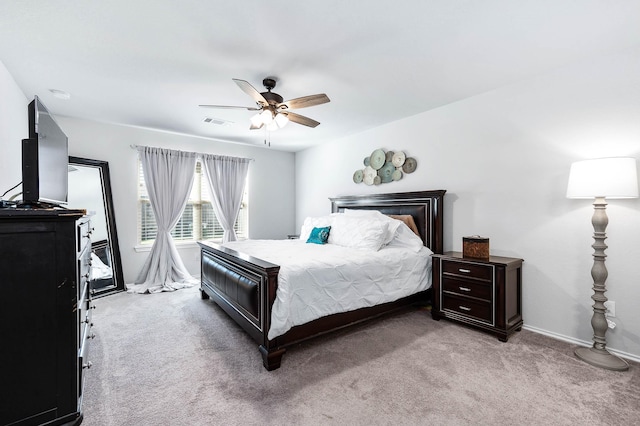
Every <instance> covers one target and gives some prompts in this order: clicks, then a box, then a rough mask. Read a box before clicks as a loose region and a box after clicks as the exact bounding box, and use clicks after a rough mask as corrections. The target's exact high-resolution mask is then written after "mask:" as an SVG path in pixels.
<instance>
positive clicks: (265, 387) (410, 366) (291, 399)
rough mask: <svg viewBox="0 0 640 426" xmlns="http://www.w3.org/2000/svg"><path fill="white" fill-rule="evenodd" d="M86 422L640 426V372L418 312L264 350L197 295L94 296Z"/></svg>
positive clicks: (112, 425) (548, 342) (535, 338)
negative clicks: (275, 359)
mask: <svg viewBox="0 0 640 426" xmlns="http://www.w3.org/2000/svg"><path fill="white" fill-rule="evenodd" d="M95 304H96V305H97V309H96V310H95V312H94V323H95V327H94V329H95V333H96V334H97V337H96V339H95V340H94V341H93V342H92V347H91V351H90V356H89V359H90V360H91V361H92V363H93V367H92V368H91V369H90V370H89V371H88V375H87V378H86V382H85V385H86V387H85V393H84V405H83V408H84V415H85V419H84V422H83V425H85V426H94V425H96V426H107V425H108V426H124V425H137V426H140V425H172V426H173V425H190V426H194V425H258V424H261V425H391V424H393V425H421V424H437V425H496V424H499V425H501V424H505V425H506V424H509V425H543V424H544V425H577V424H582V425H638V424H640V368H639V366H638V364H635V363H632V365H631V368H630V370H629V371H627V372H612V371H607V370H602V369H599V368H595V367H591V366H589V365H587V364H585V363H583V362H582V361H580V360H578V359H577V358H576V357H575V356H574V355H573V349H574V348H573V347H572V346H571V345H569V344H566V343H564V342H560V341H557V340H554V339H550V338H548V337H545V336H541V335H538V334H536V333H532V332H530V331H526V330H523V331H522V332H520V333H516V334H515V335H514V336H513V337H512V338H511V339H510V340H509V342H508V343H501V342H499V341H498V340H497V339H496V338H495V337H493V336H491V335H488V334H485V333H482V332H479V331H476V330H472V329H469V328H466V327H464V326H460V325H457V324H454V323H452V322H449V321H445V320H442V321H434V320H432V319H431V316H430V314H429V313H428V312H427V311H426V310H424V309H410V310H407V311H404V312H400V313H398V314H396V315H392V316H388V317H385V318H383V319H379V320H375V321H373V322H369V323H366V324H363V325H359V326H356V327H355V328H351V329H348V330H343V331H340V332H337V333H333V334H330V335H327V336H324V337H321V338H318V339H314V340H312V341H310V342H306V343H303V344H300V345H298V346H295V347H293V348H291V349H289V350H288V351H287V353H286V354H285V355H284V357H283V360H282V367H281V368H280V369H278V370H275V371H272V372H268V371H266V370H264V368H263V367H262V359H261V357H260V354H259V352H258V350H257V345H256V344H255V343H254V342H253V341H252V340H251V339H250V338H249V337H248V336H247V335H246V334H245V333H244V331H243V330H242V329H240V328H239V327H238V326H236V325H235V323H234V322H232V321H231V320H230V319H229V317H228V316H227V315H226V314H225V313H224V312H223V311H222V310H221V309H219V308H218V307H217V306H216V305H215V303H213V302H211V301H209V300H201V299H200V296H199V291H198V289H197V288H191V289H184V290H179V291H176V292H174V293H162V294H153V295H139V294H129V293H119V294H116V295H112V296H107V297H104V298H101V299H97V300H96V301H95Z"/></svg>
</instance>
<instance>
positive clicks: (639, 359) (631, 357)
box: [522, 325, 640, 363]
mask: <svg viewBox="0 0 640 426" xmlns="http://www.w3.org/2000/svg"><path fill="white" fill-rule="evenodd" d="M522 328H524V329H525V330H529V331H533V332H534V333H538V334H542V335H545V336H548V337H551V338H553V339H557V340H562V341H563V342H567V343H572V344H574V345H579V346H585V347H591V346H592V345H593V342H591V341H586V340H580V339H576V338H573V337H569V336H565V335H562V334H558V333H552V332H550V331H547V330H543V329H541V328H537V327H532V326H530V325H523V326H522ZM607 350H608V351H609V352H611V353H612V354H614V355H617V356H619V357H620V358H625V359H628V360H631V361H634V362H638V363H640V356H637V355H634V354H630V353H627V352H623V351H619V350H617V349H611V348H609V347H607Z"/></svg>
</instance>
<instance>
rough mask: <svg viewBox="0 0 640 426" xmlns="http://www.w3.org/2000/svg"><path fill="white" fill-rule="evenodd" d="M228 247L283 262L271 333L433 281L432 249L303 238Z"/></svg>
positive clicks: (412, 290) (387, 298) (421, 287)
mask: <svg viewBox="0 0 640 426" xmlns="http://www.w3.org/2000/svg"><path fill="white" fill-rule="evenodd" d="M224 245H225V246H226V247H229V248H230V249H233V250H236V251H238V252H241V253H245V254H249V255H251V256H255V257H258V258H260V259H263V260H266V261H268V262H271V263H274V264H276V265H279V266H280V273H279V275H278V291H277V294H276V300H275V301H274V304H273V309H272V312H271V328H270V329H269V335H268V337H269V339H273V338H275V337H277V336H280V335H282V334H284V333H286V332H287V331H288V330H289V329H290V328H291V327H293V326H296V325H300V324H304V323H307V322H309V321H312V320H314V319H317V318H320V317H323V316H326V315H330V314H335V313H339V312H347V311H351V310H354V309H358V308H363V307H367V306H374V305H378V304H381V303H385V302H391V301H394V300H397V299H400V298H402V297H404V296H408V295H410V294H413V293H416V292H419V291H422V290H426V289H427V288H429V287H430V286H431V257H430V254H431V251H430V250H429V249H428V248H426V247H423V248H422V249H420V250H419V251H418V252H416V251H415V250H410V249H405V248H399V247H384V248H382V249H380V250H379V251H372V250H363V249H354V248H348V247H343V246H338V245H335V244H324V245H319V244H307V243H305V242H304V241H301V240H246V241H234V242H230V243H225V244H224Z"/></svg>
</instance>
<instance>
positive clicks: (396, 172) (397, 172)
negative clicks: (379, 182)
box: [391, 169, 402, 180]
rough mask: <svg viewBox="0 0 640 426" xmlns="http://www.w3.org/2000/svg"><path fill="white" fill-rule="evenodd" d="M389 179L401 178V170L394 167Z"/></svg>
mask: <svg viewBox="0 0 640 426" xmlns="http://www.w3.org/2000/svg"><path fill="white" fill-rule="evenodd" d="M391 179H393V180H400V179H402V170H400V169H395V170H394V171H393V173H392V174H391Z"/></svg>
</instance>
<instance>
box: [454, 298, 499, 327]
mask: <svg viewBox="0 0 640 426" xmlns="http://www.w3.org/2000/svg"><path fill="white" fill-rule="evenodd" d="M442 308H443V309H444V310H445V311H451V312H456V313H459V314H460V315H464V316H465V317H467V318H474V319H477V320H479V321H482V322H486V323H488V324H492V323H493V304H492V303H490V302H483V301H478V300H473V299H469V298H466V297H460V296H456V295H452V294H443V295H442Z"/></svg>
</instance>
